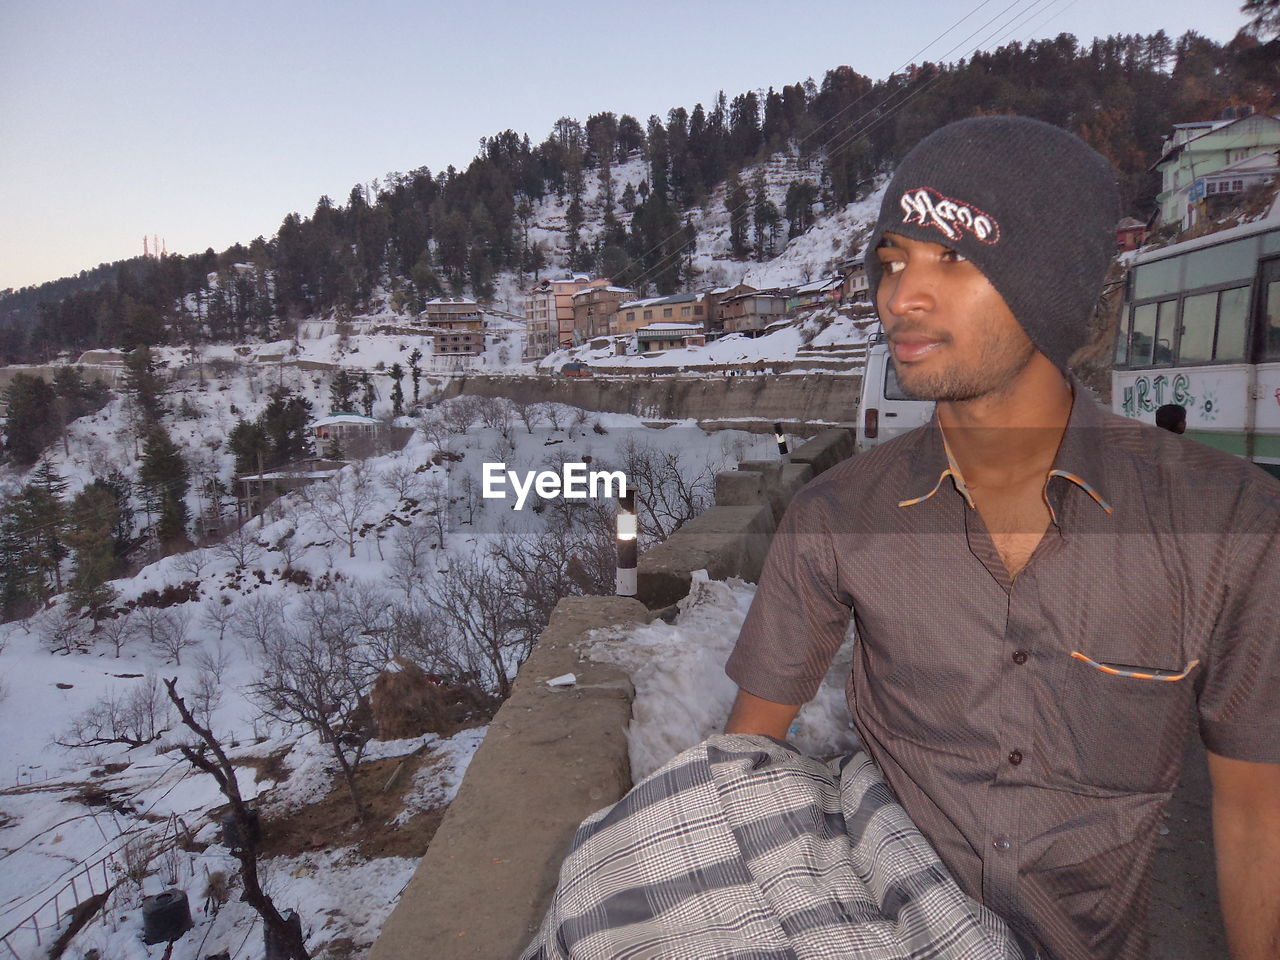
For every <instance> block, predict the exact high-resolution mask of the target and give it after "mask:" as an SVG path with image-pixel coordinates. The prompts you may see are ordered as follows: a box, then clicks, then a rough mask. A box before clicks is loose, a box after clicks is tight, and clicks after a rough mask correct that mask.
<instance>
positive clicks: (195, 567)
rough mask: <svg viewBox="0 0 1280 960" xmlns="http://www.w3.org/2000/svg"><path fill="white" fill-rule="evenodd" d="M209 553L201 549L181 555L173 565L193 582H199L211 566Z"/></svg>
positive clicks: (175, 559) (175, 558)
mask: <svg viewBox="0 0 1280 960" xmlns="http://www.w3.org/2000/svg"><path fill="white" fill-rule="evenodd" d="M210 559H211V558H210V555H209V551H208V550H205V549H203V548H200V547H196V548H195V549H194V550H188V551H187V552H186V553H180V554H178V555H177V556H176V557H174V558H173V564H174V566H175V567H177V568H178V569H179V570H180V571H182V572H183V573H185V574H186V575H187V576H188V577H189V578H190V579H192V580H199V579H200V577H201V575H202V574H203V573H204V571H205V568H206V567H208V566H209V561H210Z"/></svg>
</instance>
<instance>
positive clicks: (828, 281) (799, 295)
mask: <svg viewBox="0 0 1280 960" xmlns="http://www.w3.org/2000/svg"><path fill="white" fill-rule="evenodd" d="M843 287H844V278H843V277H838V276H837V277H823V278H822V279H821V280H814V281H812V282H810V283H802V284H801V285H800V286H798V287H796V288H795V290H794V291H793V292H792V294H791V296H789V297H788V298H787V312H788V313H791V312H793V311H796V310H808V309H812V308H814V307H821V306H823V305H825V304H828V303H838V302H839V301H840V291H841V290H842V289H843Z"/></svg>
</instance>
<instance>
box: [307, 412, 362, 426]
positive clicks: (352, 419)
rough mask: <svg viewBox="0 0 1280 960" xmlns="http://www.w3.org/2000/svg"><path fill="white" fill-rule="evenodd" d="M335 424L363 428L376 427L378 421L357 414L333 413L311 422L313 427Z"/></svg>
mask: <svg viewBox="0 0 1280 960" xmlns="http://www.w3.org/2000/svg"><path fill="white" fill-rule="evenodd" d="M336 423H348V424H364V425H365V426H377V425H378V421H377V420H375V419H373V417H364V416H361V415H360V414H358V413H335V414H333V415H332V416H329V417H322V418H321V419H319V420H315V421H313V422H312V424H311V426H313V427H331V426H333V425H334V424H336Z"/></svg>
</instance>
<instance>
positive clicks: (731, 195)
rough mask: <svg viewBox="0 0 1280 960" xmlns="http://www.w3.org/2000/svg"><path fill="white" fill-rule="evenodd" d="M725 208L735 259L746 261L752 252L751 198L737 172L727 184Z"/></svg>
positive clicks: (730, 175)
mask: <svg viewBox="0 0 1280 960" xmlns="http://www.w3.org/2000/svg"><path fill="white" fill-rule="evenodd" d="M724 206H725V209H726V210H727V211H728V212H729V246H730V248H731V249H732V250H733V256H734V258H735V259H738V260H742V259H745V258H746V256H747V254H748V252H750V247H749V246H748V244H747V225H748V224H749V223H750V222H751V197H750V196H749V195H748V194H747V188H746V187H744V186H743V185H742V180H741V178H739V176H738V174H737V172H736V171H735V172H733V173H731V174H729V179H728V181H727V182H726V183H725V197H724Z"/></svg>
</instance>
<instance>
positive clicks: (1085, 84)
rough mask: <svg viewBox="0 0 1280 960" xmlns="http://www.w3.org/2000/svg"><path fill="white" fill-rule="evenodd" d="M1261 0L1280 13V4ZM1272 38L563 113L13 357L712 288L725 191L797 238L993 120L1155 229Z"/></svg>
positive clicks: (93, 293) (1113, 44)
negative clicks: (621, 167) (786, 166)
mask: <svg viewBox="0 0 1280 960" xmlns="http://www.w3.org/2000/svg"><path fill="white" fill-rule="evenodd" d="M1250 4H1261V5H1262V6H1264V7H1267V8H1268V9H1270V8H1273V7H1274V6H1275V0H1250V3H1249V4H1246V8H1247V7H1248V6H1249V5H1250ZM1266 15H1271V16H1274V14H1265V13H1264V17H1265V16H1266ZM1264 26H1265V24H1264ZM1272 26H1274V25H1272ZM1273 32H1274V31H1273ZM1276 43H1277V41H1276V40H1272V41H1271V42H1270V43H1266V44H1264V43H1261V42H1260V41H1259V39H1258V38H1257V37H1256V36H1251V35H1249V34H1248V33H1242V35H1241V36H1240V37H1237V38H1236V40H1235V41H1233V42H1232V43H1231V44H1229V45H1221V44H1218V43H1216V42H1214V41H1212V40H1209V39H1207V38H1205V37H1202V36H1199V35H1198V34H1196V33H1194V32H1188V33H1186V34H1184V35H1183V36H1181V37H1179V38H1177V39H1173V38H1170V37H1169V36H1167V35H1166V34H1165V33H1164V32H1163V31H1161V32H1158V33H1155V34H1151V35H1149V36H1141V35H1128V36H1112V37H1108V38H1106V39H1098V40H1093V41H1092V42H1090V43H1088V44H1082V43H1080V42H1079V41H1078V40H1077V39H1076V38H1075V37H1073V36H1071V35H1069V34H1061V35H1059V36H1057V37H1055V38H1053V39H1046V40H1040V41H1034V42H1030V43H1027V44H1020V43H1013V44H1009V45H1007V46H1003V47H1000V48H999V49H997V50H995V51H994V52H990V53H985V52H977V53H975V54H974V55H973V56H972V57H971V58H968V59H964V60H960V61H957V62H954V63H945V64H943V63H927V62H926V63H923V64H919V65H915V66H913V67H912V68H911V69H909V70H908V71H906V72H903V73H900V74H895V75H893V76H891V77H889V78H888V79H886V80H883V81H878V82H873V81H872V80H870V79H869V78H867V77H865V76H862V75H861V74H859V73H857V72H856V71H855V70H853V69H852V68H850V67H848V66H841V67H837V68H835V69H833V70H830V71H828V72H827V73H826V74H825V76H824V77H823V78H822V81H821V82H820V83H818V82H815V81H813V80H812V79H810V80H806V81H803V82H798V83H795V84H791V85H787V86H784V87H783V88H782V89H781V90H774V89H772V88H771V89H769V90H768V91H765V92H763V93H757V92H755V91H748V92H745V93H740V94H737V95H736V96H733V97H729V96H727V95H726V94H724V93H721V94H720V95H719V96H718V97H717V98H716V100H715V102H713V103H712V104H710V106H709V107H708V106H705V105H703V104H701V103H698V104H695V105H694V106H693V108H692V109H686V108H685V107H676V108H673V109H672V110H670V111H669V112H668V114H667V116H666V118H665V120H664V119H663V118H661V117H658V116H656V115H655V116H651V117H649V118H648V120H647V121H646V122H644V123H642V122H641V121H640V120H638V119H637V118H635V117H633V116H629V115H626V114H624V115H622V116H616V115H615V114H613V113H607V112H606V113H599V114H595V115H593V116H590V117H588V118H587V120H586V122H585V123H582V122H579V121H578V120H575V119H570V118H563V119H561V120H559V121H558V122H557V123H556V124H555V126H554V128H553V129H552V130H551V131H550V133H549V134H548V135H547V137H546V139H544V140H543V141H542V142H541V143H538V144H534V143H533V142H532V141H531V140H530V138H529V136H528V135H527V134H524V135H521V134H518V133H516V132H514V131H512V130H505V131H503V132H501V133H499V134H497V135H495V136H493V137H488V138H484V139H482V141H481V143H480V150H479V153H478V154H477V156H476V157H475V158H474V159H473V160H472V161H471V163H470V164H469V165H468V166H467V167H466V168H465V169H462V170H458V169H455V168H454V167H452V166H450V167H448V168H447V169H445V170H443V171H438V172H435V173H433V172H432V171H430V170H428V169H426V168H425V167H424V168H420V169H417V170H413V171H410V172H408V173H393V174H388V175H387V176H386V177H384V178H382V179H381V180H374V181H373V182H372V183H371V184H357V185H355V186H354V187H353V188H352V189H351V192H350V194H349V195H348V196H347V197H346V198H345V203H335V202H334V200H333V199H331V198H330V197H327V196H324V197H321V198H320V199H319V201H318V202H317V204H316V207H315V209H314V210H313V211H311V213H310V214H309V215H305V216H304V215H301V214H299V213H296V212H294V213H290V214H288V216H286V217H285V218H284V221H283V222H282V223H281V225H280V228H279V230H278V231H277V233H276V234H275V236H273V237H271V238H269V239H268V238H264V237H258V238H257V239H255V240H253V241H252V242H250V243H248V244H236V245H234V246H232V247H230V248H228V249H226V250H223V251H222V252H221V253H218V252H215V251H214V250H212V249H209V250H206V251H205V252H204V253H203V254H198V255H192V256H175V255H165V256H163V257H160V258H144V257H139V258H134V259H131V260H126V261H121V262H119V263H116V264H110V265H103V266H100V267H98V268H97V269H96V270H94V271H91V272H86V273H82V274H81V275H80V277H79V278H70V279H66V280H60V281H55V282H53V283H49V284H44V285H41V286H39V287H30V288H24V289H23V290H19V291H16V292H11V293H8V294H7V295H3V296H0V356H3V357H4V358H5V359H7V360H9V361H10V362H15V361H33V360H39V359H45V358H49V357H51V356H53V355H55V354H56V353H57V352H59V351H63V350H80V349H84V348H87V347H99V346H117V347H121V348H124V349H126V350H127V349H133V348H135V347H137V346H144V345H145V346H149V345H156V344H162V343H188V342H194V341H197V340H207V341H228V340H243V339H245V338H250V337H263V338H271V337H278V336H281V335H286V334H287V333H288V332H289V330H290V329H291V328H292V325H294V324H296V323H297V321H298V320H300V319H301V318H304V317H308V316H315V315H319V314H325V313H330V312H332V315H334V316H336V317H337V318H339V319H341V318H343V317H345V316H350V315H353V314H356V313H358V312H359V311H360V310H361V309H362V308H364V307H366V306H367V305H368V304H369V302H370V299H371V297H372V296H373V294H374V293H375V290H378V289H381V290H383V291H385V292H386V293H387V294H388V295H389V297H390V302H391V304H392V306H393V307H394V308H395V309H397V310H402V311H406V312H409V311H415V310H417V309H420V307H421V303H422V301H423V300H424V299H426V298H429V297H433V296H439V295H442V294H445V295H447V294H461V293H464V292H466V293H470V294H471V295H473V296H475V297H477V298H479V299H482V300H483V299H485V298H487V297H491V296H492V295H493V292H494V281H495V278H496V277H497V276H498V274H499V273H508V274H512V275H516V276H518V277H519V278H520V279H521V280H524V279H526V278H530V277H536V276H538V275H540V273H541V272H542V271H544V270H546V269H548V268H550V267H555V268H557V269H563V268H567V269H572V270H579V271H596V272H598V273H600V274H603V275H608V276H610V277H612V278H613V279H614V280H615V281H616V282H619V283H623V284H628V285H633V286H638V287H639V288H640V289H642V290H643V291H645V292H653V291H656V292H659V293H668V292H671V291H673V290H676V289H680V288H684V287H688V286H692V285H695V284H696V283H697V282H698V278H697V277H696V276H692V275H690V268H689V258H688V257H687V256H682V251H685V250H687V249H688V248H689V245H691V244H694V243H696V241H697V235H696V232H695V231H694V229H693V226H692V220H691V218H690V216H689V213H690V211H691V210H694V209H696V208H697V207H699V206H700V205H703V204H705V203H707V202H708V199H709V198H710V197H711V195H712V194H713V192H714V191H715V190H716V189H717V187H718V186H719V185H720V184H722V183H723V184H725V187H726V189H725V198H726V199H725V203H726V205H727V206H728V207H730V208H731V209H732V210H733V211H736V212H735V213H734V219H735V223H736V225H737V226H739V227H740V226H741V224H742V222H743V221H744V219H745V218H746V217H747V216H748V215H749V214H750V215H753V216H754V217H755V219H756V220H757V229H759V226H758V223H759V221H760V220H761V219H762V218H763V219H764V220H765V221H769V220H771V219H772V221H773V224H774V226H775V227H778V228H780V227H781V226H782V225H783V224H785V229H786V235H787V236H796V235H798V234H800V233H803V232H804V231H805V230H806V229H808V227H809V226H811V225H812V222H813V218H814V216H815V214H814V213H813V210H814V208H815V204H816V203H817V202H818V201H821V202H822V203H823V204H824V205H825V208H826V209H828V210H830V209H833V208H838V207H841V206H843V205H844V204H846V203H848V202H850V201H851V200H855V199H857V198H859V197H860V196H861V195H863V194H865V192H866V191H868V190H869V189H870V187H871V184H872V182H873V180H874V178H875V177H876V175H877V174H880V173H883V172H885V171H888V170H891V169H892V168H893V166H894V165H895V163H896V162H897V161H898V159H899V158H901V157H902V156H903V155H904V154H905V153H906V152H907V151H908V150H909V149H910V148H911V147H912V146H913V145H914V144H915V143H916V142H917V141H919V140H920V139H921V138H922V137H923V136H925V135H927V134H928V133H929V132H931V131H932V130H934V129H936V128H937V127H939V126H942V125H943V124H946V123H949V122H951V121H954V120H957V119H961V118H964V117H968V116H973V115H978V114H984V113H1017V114H1022V115H1025V116H1030V117H1035V118H1038V119H1041V120H1044V121H1047V122H1049V123H1053V124H1055V125H1058V126H1061V127H1064V128H1067V129H1070V130H1072V131H1074V132H1075V133H1077V134H1079V135H1080V136H1081V137H1083V138H1084V139H1085V140H1087V141H1088V142H1089V143H1091V144H1092V145H1093V146H1094V147H1096V148H1097V149H1098V150H1099V151H1101V152H1102V153H1103V154H1105V155H1106V156H1107V157H1108V158H1109V159H1110V160H1111V161H1112V162H1113V163H1114V164H1115V166H1116V168H1117V170H1118V171H1119V172H1120V174H1121V178H1122V185H1123V191H1124V200H1125V203H1126V205H1127V207H1128V209H1129V212H1131V213H1132V214H1134V215H1136V216H1138V217H1141V218H1144V219H1145V218H1146V217H1147V216H1148V215H1149V214H1150V212H1151V211H1152V210H1153V209H1154V199H1155V194H1156V192H1157V190H1158V182H1157V180H1156V178H1155V175H1154V174H1152V173H1150V172H1149V168H1150V166H1151V164H1152V163H1153V162H1154V161H1155V160H1156V159H1157V158H1158V156H1159V149H1160V143H1161V139H1162V138H1163V137H1164V136H1167V135H1168V134H1169V132H1170V131H1171V128H1172V125H1173V124H1174V123H1179V122H1184V121H1189V120H1200V119H1207V118H1214V117H1218V116H1220V115H1221V114H1222V113H1223V111H1224V110H1227V109H1229V108H1233V107H1238V106H1246V105H1247V106H1252V107H1254V108H1256V109H1262V110H1266V109H1272V108H1273V107H1274V97H1275V89H1276V86H1275V84H1274V83H1272V82H1271V80H1272V79H1274V78H1273V76H1272V74H1274V72H1275V49H1274V48H1275V46H1276ZM1261 54H1265V55H1261ZM780 151H789V152H792V153H794V154H797V155H799V156H802V157H807V158H812V159H814V160H816V161H817V162H816V163H815V164H814V165H813V168H814V169H815V171H817V172H816V173H815V177H814V179H813V181H812V182H809V181H802V182H798V183H795V184H792V185H791V187H790V189H789V191H788V194H787V197H786V201H785V204H784V207H785V209H783V210H778V209H776V207H774V205H773V204H772V203H771V202H770V201H769V200H768V199H767V197H763V196H762V195H761V194H760V190H761V188H760V187H759V186H758V185H757V184H755V183H752V182H751V181H750V180H746V181H744V179H743V178H742V176H741V174H742V172H743V170H744V169H745V168H748V167H750V166H752V165H754V164H757V163H759V162H760V161H762V160H764V159H766V158H768V157H769V156H771V155H773V154H776V153H778V152H780ZM635 158H643V161H644V164H645V171H646V177H645V179H644V180H643V181H641V182H640V184H639V188H638V189H632V187H631V185H630V184H629V183H628V184H627V186H626V188H625V189H623V190H621V191H618V190H617V189H616V188H615V184H614V174H613V171H614V168H615V167H616V166H617V165H618V164H620V163H623V162H627V161H628V160H634V159H635ZM588 178H595V179H596V182H597V185H598V194H597V195H598V196H599V197H600V198H601V199H600V209H599V210H597V211H593V214H594V215H595V216H597V217H598V218H599V222H600V223H601V224H602V226H603V231H601V232H593V235H594V236H595V237H596V239H593V240H592V241H591V242H587V241H585V240H584V239H583V238H582V236H581V232H582V227H583V224H584V223H585V222H586V216H587V211H586V209H585V206H584V203H583V197H584V192H585V189H586V185H587V183H588ZM550 194H555V195H557V196H559V197H560V198H562V199H563V200H565V201H567V217H566V229H567V234H566V238H565V240H566V243H565V247H566V249H567V262H559V263H554V264H549V263H548V251H547V250H545V249H543V248H542V247H541V246H540V245H539V244H537V243H532V242H530V241H529V227H530V225H531V217H532V216H533V205H534V204H535V203H537V202H538V201H540V200H542V199H543V198H545V197H547V196H548V195H550ZM753 194H754V195H753ZM739 235H740V234H739ZM741 246H742V245H741V244H739V243H738V242H736V241H735V253H738V254H740V255H742V256H746V255H747V253H746V250H745V249H742V248H741ZM246 265H247V266H246ZM211 278H212V280H211Z"/></svg>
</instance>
